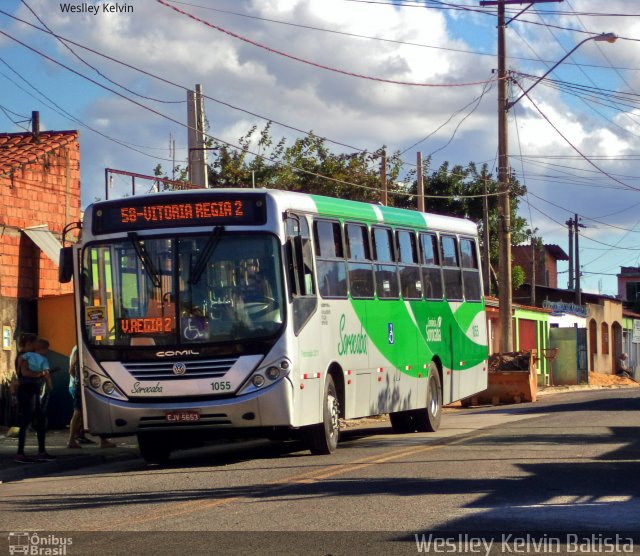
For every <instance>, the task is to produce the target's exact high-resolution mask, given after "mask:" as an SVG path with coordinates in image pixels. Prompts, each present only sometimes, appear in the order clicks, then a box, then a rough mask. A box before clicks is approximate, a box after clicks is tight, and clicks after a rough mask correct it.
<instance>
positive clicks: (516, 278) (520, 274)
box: [511, 265, 525, 290]
mask: <svg viewBox="0 0 640 556" xmlns="http://www.w3.org/2000/svg"><path fill="white" fill-rule="evenodd" d="M524 279H525V274H524V270H523V269H522V267H521V266H518V265H515V266H513V267H512V268H511V287H512V288H513V289H514V290H517V289H518V288H519V287H520V286H522V284H524Z"/></svg>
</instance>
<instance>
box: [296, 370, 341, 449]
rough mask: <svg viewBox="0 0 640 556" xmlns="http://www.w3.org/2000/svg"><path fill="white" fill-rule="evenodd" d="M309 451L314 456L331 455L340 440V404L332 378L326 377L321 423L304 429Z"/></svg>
mask: <svg viewBox="0 0 640 556" xmlns="http://www.w3.org/2000/svg"><path fill="white" fill-rule="evenodd" d="M305 436H306V441H307V445H308V446H309V450H310V451H311V453H312V454H314V455H326V454H331V453H332V452H334V451H335V449H336V448H337V447H338V440H339V439H340V403H339V401H338V394H337V391H336V385H335V383H334V382H333V377H332V376H331V375H327V381H326V383H325V385H324V403H323V404H322V423H318V424H316V425H310V426H308V427H306V429H305Z"/></svg>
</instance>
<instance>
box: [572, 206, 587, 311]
mask: <svg viewBox="0 0 640 556" xmlns="http://www.w3.org/2000/svg"><path fill="white" fill-rule="evenodd" d="M573 224H574V230H575V231H574V235H575V239H576V252H575V260H576V263H575V267H576V269H575V270H576V305H582V292H581V291H580V244H579V239H578V238H579V237H580V228H586V226H585V225H584V224H581V223H580V221H579V220H578V215H577V214H576V215H575V218H574V220H573Z"/></svg>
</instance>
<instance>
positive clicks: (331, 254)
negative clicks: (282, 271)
mask: <svg viewBox="0 0 640 556" xmlns="http://www.w3.org/2000/svg"><path fill="white" fill-rule="evenodd" d="M313 232H314V233H313V240H314V245H315V249H316V272H317V276H318V289H319V291H320V295H321V296H322V297H323V298H346V297H347V268H346V263H345V260H344V249H343V247H342V245H343V243H342V228H341V227H340V223H339V222H333V221H329V220H316V221H315V222H314V223H313Z"/></svg>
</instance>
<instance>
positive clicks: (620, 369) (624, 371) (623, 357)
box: [616, 353, 631, 378]
mask: <svg viewBox="0 0 640 556" xmlns="http://www.w3.org/2000/svg"><path fill="white" fill-rule="evenodd" d="M616 373H617V374H618V375H619V376H623V377H627V378H630V377H631V373H630V372H629V359H628V356H627V354H626V353H621V354H620V357H618V362H617V369H616Z"/></svg>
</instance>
